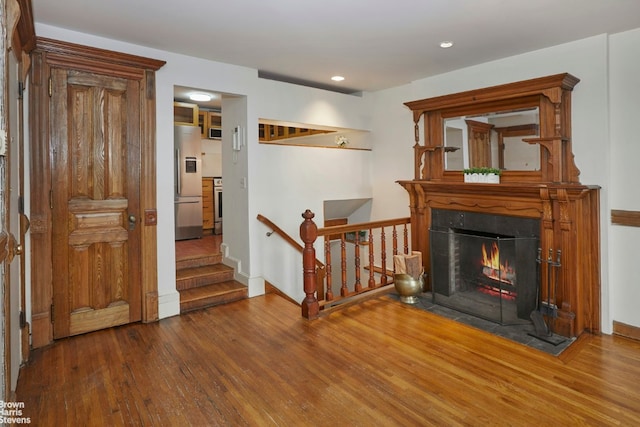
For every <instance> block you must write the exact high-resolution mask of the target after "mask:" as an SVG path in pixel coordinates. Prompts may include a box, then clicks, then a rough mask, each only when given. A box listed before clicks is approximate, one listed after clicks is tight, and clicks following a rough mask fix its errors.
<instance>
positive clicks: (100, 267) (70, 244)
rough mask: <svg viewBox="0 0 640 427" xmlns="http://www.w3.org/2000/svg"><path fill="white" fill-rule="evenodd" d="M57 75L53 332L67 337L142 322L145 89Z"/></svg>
mask: <svg viewBox="0 0 640 427" xmlns="http://www.w3.org/2000/svg"><path fill="white" fill-rule="evenodd" d="M51 77H52V102H51V117H52V120H51V123H52V125H51V144H52V153H53V157H52V162H53V164H52V182H53V189H52V204H53V211H52V212H53V236H54V239H53V254H52V264H53V271H54V278H53V299H54V315H53V318H54V325H53V330H54V338H61V337H65V336H69V335H76V334H80V333H84V332H89V331H93V330H97V329H102V328H107V327H111V326H116V325H120V324H124V323H129V322H134V321H138V320H140V318H141V288H140V269H139V259H140V227H139V224H138V222H139V217H140V214H139V183H140V145H139V128H140V122H139V120H140V119H139V113H138V110H139V106H138V105H137V104H136V100H138V99H139V83H138V82H137V81H134V80H127V79H123V78H116V77H110V76H103V75H97V74H92V73H87V72H80V71H72V70H67V69H56V68H53V69H52V70H51ZM60 123H66V124H67V126H60V125H59V124H60Z"/></svg>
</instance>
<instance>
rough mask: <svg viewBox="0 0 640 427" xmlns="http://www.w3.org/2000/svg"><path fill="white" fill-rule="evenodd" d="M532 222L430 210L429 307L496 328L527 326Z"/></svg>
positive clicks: (535, 242)
mask: <svg viewBox="0 0 640 427" xmlns="http://www.w3.org/2000/svg"><path fill="white" fill-rule="evenodd" d="M539 229H540V224H539V221H538V220H533V219H528V218H514V217H509V216H505V215H493V214H482V213H472V212H460V211H449V210H444V209H434V210H433V211H432V224H431V229H430V230H429V233H430V242H431V247H430V253H431V275H432V277H431V284H432V291H433V292H432V296H433V302H434V303H436V304H440V305H444V306H446V307H449V308H452V309H455V310H458V311H461V312H464V313H467V314H472V315H475V316H478V317H480V318H483V319H486V320H491V321H494V322H496V323H499V324H501V325H513V324H522V323H530V320H529V319H530V315H531V312H532V311H534V310H536V307H537V301H538V298H539V295H538V289H539V287H540V283H539V271H538V263H537V254H538V247H539V236H538V230H539Z"/></svg>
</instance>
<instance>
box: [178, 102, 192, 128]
mask: <svg viewBox="0 0 640 427" xmlns="http://www.w3.org/2000/svg"><path fill="white" fill-rule="evenodd" d="M173 122H174V123H175V124H177V125H190V126H198V106H197V105H196V104H190V103H188V102H174V103H173Z"/></svg>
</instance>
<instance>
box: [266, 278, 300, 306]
mask: <svg viewBox="0 0 640 427" xmlns="http://www.w3.org/2000/svg"><path fill="white" fill-rule="evenodd" d="M264 293H265V294H276V295H280V296H281V297H282V298H284V299H286V300H287V301H289V302H291V303H293V304H295V305H297V306H300V303H299V302H297V301H296V300H294V299H293V298H291V297H290V296H289V295H287V294H285V293H284V292H282V291H281V290H280V289H278V288H276V287H275V286H273V285H272V284H271V283H269V282H267V281H265V282H264Z"/></svg>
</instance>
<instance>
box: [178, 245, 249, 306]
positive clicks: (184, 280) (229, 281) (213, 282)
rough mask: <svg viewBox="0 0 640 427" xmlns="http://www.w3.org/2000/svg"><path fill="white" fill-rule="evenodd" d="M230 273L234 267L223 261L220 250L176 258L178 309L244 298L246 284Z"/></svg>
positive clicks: (246, 293)
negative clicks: (218, 251)
mask: <svg viewBox="0 0 640 427" xmlns="http://www.w3.org/2000/svg"><path fill="white" fill-rule="evenodd" d="M233 273H234V271H233V268H231V267H228V266H226V265H224V264H222V254H220V253H214V254H200V255H191V256H188V257H180V258H178V259H177V260H176V288H177V289H178V292H179V293H180V313H186V312H189V311H193V310H198V309H201V308H206V307H213V306H214V305H219V304H226V303H229V302H233V301H238V300H241V299H244V298H247V297H248V290H247V287H246V286H245V285H243V284H242V283H240V282H237V281H235V280H234V279H233Z"/></svg>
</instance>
